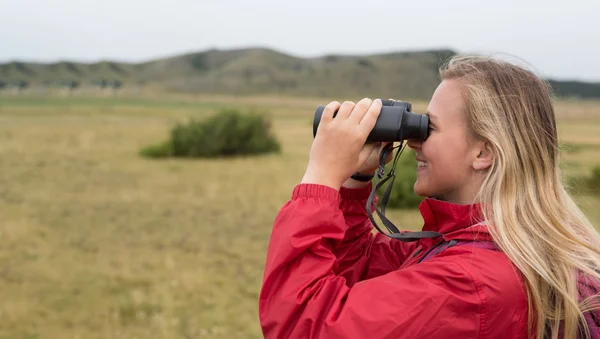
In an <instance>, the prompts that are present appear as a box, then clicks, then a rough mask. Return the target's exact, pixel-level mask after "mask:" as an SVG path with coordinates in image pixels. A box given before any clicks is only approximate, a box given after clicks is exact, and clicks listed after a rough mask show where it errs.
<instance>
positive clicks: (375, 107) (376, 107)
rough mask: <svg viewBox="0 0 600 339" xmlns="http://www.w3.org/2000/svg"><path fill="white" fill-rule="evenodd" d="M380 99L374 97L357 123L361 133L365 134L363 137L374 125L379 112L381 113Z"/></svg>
mask: <svg viewBox="0 0 600 339" xmlns="http://www.w3.org/2000/svg"><path fill="white" fill-rule="evenodd" d="M381 107H382V103H381V99H376V100H374V101H373V103H372V104H371V106H370V107H369V109H368V110H367V112H366V113H365V114H364V116H363V117H362V119H361V120H360V123H359V128H360V131H361V133H363V135H364V136H365V138H366V137H367V136H368V135H369V133H371V131H372V130H373V127H375V123H376V122H377V118H379V114H380V113H381Z"/></svg>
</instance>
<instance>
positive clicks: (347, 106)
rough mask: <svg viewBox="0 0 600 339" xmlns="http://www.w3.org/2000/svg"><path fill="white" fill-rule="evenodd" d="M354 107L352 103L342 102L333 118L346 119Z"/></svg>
mask: <svg viewBox="0 0 600 339" xmlns="http://www.w3.org/2000/svg"><path fill="white" fill-rule="evenodd" d="M355 105H356V104H355V103H353V102H352V101H344V103H343V104H342V106H341V107H340V109H339V111H338V113H337V115H336V116H335V118H336V119H340V120H346V119H348V117H349V116H350V113H351V112H352V109H353V108H354V106H355Z"/></svg>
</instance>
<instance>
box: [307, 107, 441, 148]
mask: <svg viewBox="0 0 600 339" xmlns="http://www.w3.org/2000/svg"><path fill="white" fill-rule="evenodd" d="M381 101H382V104H383V106H382V107H381V112H380V113H379V117H378V118H377V122H376V123H375V127H373V130H372V131H371V133H370V134H369V136H368V137H367V142H394V141H403V140H407V139H419V140H422V141H425V140H427V137H428V136H429V117H428V116H426V115H424V114H418V113H413V112H411V109H412V104H411V103H410V102H405V101H395V100H381ZM323 110H325V106H323V105H320V106H318V107H317V110H316V112H315V117H314V120H313V138H314V137H315V136H316V135H317V128H318V127H319V123H320V122H321V115H322V114H323ZM336 115H337V111H336V112H335V113H334V115H333V117H334V118H335V116H336Z"/></svg>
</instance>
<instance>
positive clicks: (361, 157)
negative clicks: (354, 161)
mask: <svg viewBox="0 0 600 339" xmlns="http://www.w3.org/2000/svg"><path fill="white" fill-rule="evenodd" d="M380 147H381V143H380V142H375V143H368V144H365V145H364V146H363V148H362V149H361V150H360V153H359V154H358V162H359V166H362V165H364V163H365V162H366V161H367V160H368V159H369V156H371V154H372V153H373V152H377V151H379V150H381V148H380Z"/></svg>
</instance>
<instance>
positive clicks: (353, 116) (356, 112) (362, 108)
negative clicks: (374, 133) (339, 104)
mask: <svg viewBox="0 0 600 339" xmlns="http://www.w3.org/2000/svg"><path fill="white" fill-rule="evenodd" d="M372 103H373V100H371V99H369V98H364V99H362V100H361V101H359V102H358V103H357V104H356V106H354V109H353V110H352V113H350V116H349V117H348V121H350V122H352V123H354V124H357V125H358V124H359V123H360V121H361V120H362V118H363V117H364V116H365V114H366V113H367V111H368V110H369V107H371V104H372Z"/></svg>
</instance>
